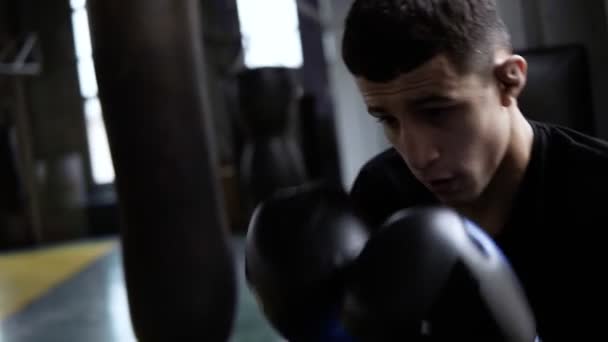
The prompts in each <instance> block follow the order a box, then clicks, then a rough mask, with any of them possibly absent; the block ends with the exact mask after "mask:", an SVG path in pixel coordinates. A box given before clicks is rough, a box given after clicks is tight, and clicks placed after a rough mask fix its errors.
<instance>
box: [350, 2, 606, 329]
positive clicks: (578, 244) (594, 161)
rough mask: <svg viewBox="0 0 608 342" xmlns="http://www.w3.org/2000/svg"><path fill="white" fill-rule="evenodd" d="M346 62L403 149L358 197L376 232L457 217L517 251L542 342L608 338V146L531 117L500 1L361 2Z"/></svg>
mask: <svg viewBox="0 0 608 342" xmlns="http://www.w3.org/2000/svg"><path fill="white" fill-rule="evenodd" d="M343 58H344V61H345V64H346V66H347V67H348V69H349V70H350V72H351V73H352V74H353V76H354V77H355V80H356V82H357V85H358V87H359V89H360V92H361V94H362V96H363V98H364V101H365V103H366V105H367V107H368V110H369V113H370V115H372V116H374V117H375V118H377V119H378V121H380V122H381V124H382V125H383V126H384V129H385V132H386V136H387V137H388V140H389V141H390V143H391V144H392V148H390V149H389V150H387V151H385V152H383V153H381V154H379V155H378V156H376V157H374V158H373V159H372V160H370V161H369V162H368V163H367V164H366V165H364V167H363V168H362V169H361V171H360V174H359V175H358V177H357V179H356V181H355V183H354V186H353V189H352V192H351V196H352V199H353V201H354V203H355V206H356V208H357V210H358V211H359V213H360V214H361V216H362V217H363V218H364V219H365V220H366V221H367V223H368V224H370V225H372V226H378V225H380V224H381V223H382V222H383V221H384V220H385V219H386V218H387V217H388V216H389V215H390V214H391V213H393V212H395V211H396V210H399V209H401V208H405V207H412V206H421V205H438V204H441V205H447V206H450V207H452V208H454V209H456V210H458V211H459V212H460V213H462V214H463V215H465V216H467V217H469V218H470V219H471V220H473V221H475V222H476V223H478V224H479V225H480V226H481V227H483V228H484V229H485V230H486V231H487V232H488V233H489V234H490V235H491V236H493V237H494V239H495V240H496V242H497V243H498V245H499V246H500V248H501V249H502V250H503V251H504V252H505V255H506V256H507V258H508V259H509V260H510V262H511V263H512V265H513V267H514V269H515V271H516V272H517V274H518V276H519V277H520V280H521V281H522V284H523V286H524V289H525V291H526V294H527V296H528V297H529V300H530V304H531V306H532V308H533V310H534V313H535V315H536V319H537V324H538V329H539V333H540V336H541V338H543V341H555V340H571V341H574V340H579V341H582V340H583V339H582V338H583V337H584V336H588V335H589V334H594V336H595V334H600V335H601V334H604V328H603V326H602V325H601V324H595V323H596V322H598V321H600V317H599V316H598V315H602V316H603V315H604V313H603V312H602V311H600V312H601V313H600V312H597V311H596V310H603V309H605V308H606V302H605V299H606V298H605V297H606V296H605V293H606V292H608V288H606V287H604V284H605V280H604V279H603V277H605V276H606V274H604V273H606V272H605V269H606V267H605V253H604V250H606V247H605V245H604V244H603V241H601V239H598V238H597V237H596V235H597V234H599V232H601V231H602V230H604V228H605V227H606V226H608V210H606V209H607V208H606V205H605V204H604V203H605V200H606V197H608V143H606V142H603V141H600V140H598V139H594V138H591V137H589V136H585V135H583V134H580V133H578V132H575V131H573V130H570V129H568V128H564V127H558V126H554V125H549V124H546V123H539V122H534V121H531V120H528V119H527V118H526V117H525V116H524V114H525V113H524V114H522V112H521V111H520V109H519V107H518V104H517V98H518V95H519V94H520V93H521V92H522V90H523V89H524V86H525V83H526V72H527V64H526V61H525V59H524V58H522V57H521V56H517V55H514V54H513V52H512V48H511V45H510V38H509V34H508V32H507V30H506V28H505V26H504V24H503V22H502V21H501V19H500V18H499V16H498V14H497V9H496V4H495V1H494V0H424V1H423V0H355V2H354V4H353V6H352V8H351V10H350V12H349V14H348V16H347V19H346V26H345V32H344V38H343ZM548 86H550V85H548ZM569 338H574V339H569ZM594 338H595V337H594Z"/></svg>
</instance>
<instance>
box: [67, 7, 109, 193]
mask: <svg viewBox="0 0 608 342" xmlns="http://www.w3.org/2000/svg"><path fill="white" fill-rule="evenodd" d="M70 6H71V7H72V26H73V31H74V49H75V51H76V60H77V66H78V81H79V85H80V94H81V95H82V97H83V101H84V112H85V118H86V129H87V141H88V144H89V155H90V158H91V168H92V173H93V175H92V176H93V181H94V182H95V183H96V184H109V183H112V182H114V167H113V165H112V157H111V154H110V148H109V145H108V137H107V134H106V127H105V125H104V122H103V116H102V111H101V110H102V109H101V104H100V103H99V99H98V98H97V92H98V88H97V77H96V74H95V64H94V63H93V57H92V51H93V49H92V48H91V33H90V30H89V18H88V15H87V11H86V0H70Z"/></svg>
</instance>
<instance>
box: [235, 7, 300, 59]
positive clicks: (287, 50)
mask: <svg viewBox="0 0 608 342" xmlns="http://www.w3.org/2000/svg"><path fill="white" fill-rule="evenodd" d="M237 6H238V15H239V22H240V26H241V36H242V37H243V38H242V44H243V50H244V55H245V65H246V66H247V67H248V68H256V67H265V66H284V67H290V68H299V67H301V66H302V63H303V57H302V43H301V40H300V30H299V21H298V10H297V5H296V2H295V0H237Z"/></svg>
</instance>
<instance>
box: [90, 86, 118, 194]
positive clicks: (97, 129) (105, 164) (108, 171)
mask: <svg viewBox="0 0 608 342" xmlns="http://www.w3.org/2000/svg"><path fill="white" fill-rule="evenodd" d="M84 112H85V116H86V124H87V138H88V142H89V153H90V154H91V166H92V168H93V180H94V181H95V183H97V184H106V183H112V182H113V181H114V167H113V165H112V156H111V154H110V148H109V146H108V136H107V134H106V128H105V125H104V122H103V116H102V114H101V104H100V103H99V99H98V98H96V97H95V98H92V99H89V100H86V101H85V104H84Z"/></svg>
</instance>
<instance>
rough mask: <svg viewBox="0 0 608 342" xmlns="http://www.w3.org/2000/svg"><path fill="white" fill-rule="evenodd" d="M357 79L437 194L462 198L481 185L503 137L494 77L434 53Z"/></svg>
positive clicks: (455, 200) (501, 150)
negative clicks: (415, 63) (462, 69)
mask: <svg viewBox="0 0 608 342" xmlns="http://www.w3.org/2000/svg"><path fill="white" fill-rule="evenodd" d="M357 83H358V86H359V89H360V90H361V93H362V95H363V97H364V100H365V102H366V104H367V106H368V110H369V112H370V114H371V115H372V116H374V117H376V118H377V119H378V120H379V121H380V122H382V124H383V126H384V129H385V132H386V136H387V138H388V140H389V141H390V142H391V144H392V145H393V146H394V147H395V149H396V150H397V151H398V152H399V154H400V155H401V157H402V158H403V159H404V160H405V162H406V163H407V165H408V166H409V168H410V169H411V171H412V172H413V173H414V175H415V176H416V178H418V180H420V181H421V182H422V183H423V184H424V185H425V186H426V187H427V188H428V189H429V190H430V191H431V192H433V193H434V194H435V195H436V196H437V197H438V199H439V200H441V201H442V202H444V203H447V204H459V203H460V204H462V203H467V202H470V201H473V200H475V199H476V198H477V197H478V196H479V195H480V194H481V193H482V192H483V191H484V189H485V188H486V187H487V185H488V184H489V182H490V180H491V179H492V177H493V175H494V174H495V172H496V170H497V168H498V166H499V164H500V162H501V160H502V158H503V156H504V155H505V151H506V150H507V146H508V143H509V138H510V117H509V112H508V111H507V110H506V107H504V106H502V104H501V101H500V91H499V88H498V86H497V82H496V81H495V80H494V79H493V78H492V79H491V77H488V76H485V78H484V76H483V75H481V74H478V73H471V74H468V75H460V74H458V73H457V72H456V69H455V68H454V67H453V66H452V64H451V63H450V62H449V60H448V59H447V58H446V57H445V56H442V55H440V56H438V57H435V58H433V59H431V60H430V61H429V62H427V63H426V64H424V65H422V66H420V67H419V68H417V69H415V70H413V71H411V72H408V73H405V74H402V75H400V76H399V77H398V78H396V79H394V80H392V81H389V82H382V83H376V82H371V81H368V80H366V79H363V78H358V79H357Z"/></svg>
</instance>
